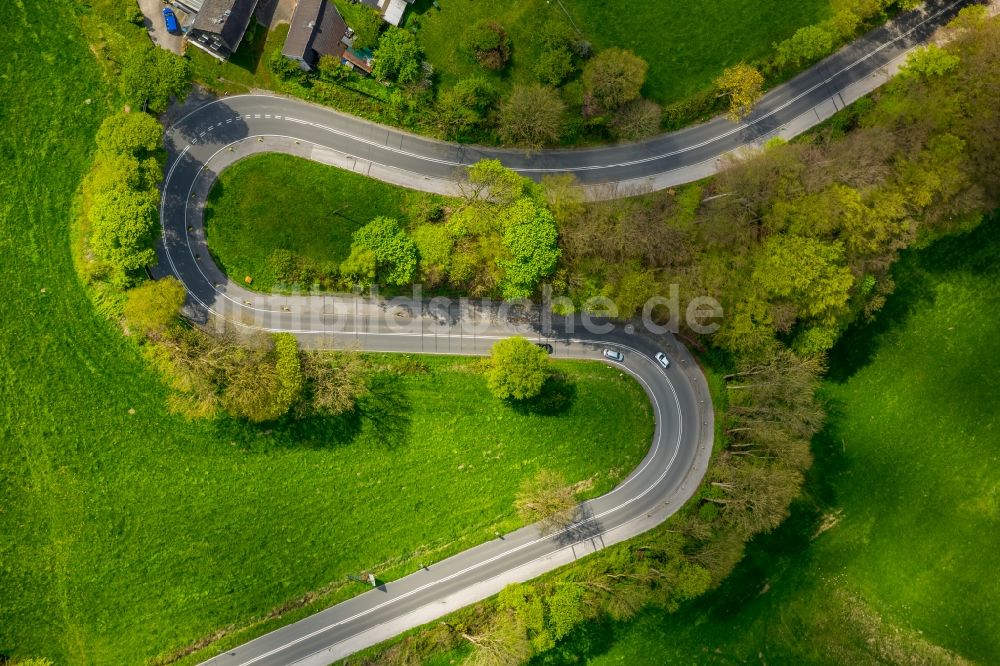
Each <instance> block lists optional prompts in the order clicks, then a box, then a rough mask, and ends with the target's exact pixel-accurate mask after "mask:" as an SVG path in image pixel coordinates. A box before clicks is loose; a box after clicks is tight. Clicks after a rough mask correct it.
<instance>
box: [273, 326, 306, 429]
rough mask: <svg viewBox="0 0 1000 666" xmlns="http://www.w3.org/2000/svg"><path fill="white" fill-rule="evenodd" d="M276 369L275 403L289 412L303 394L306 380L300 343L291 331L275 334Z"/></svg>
mask: <svg viewBox="0 0 1000 666" xmlns="http://www.w3.org/2000/svg"><path fill="white" fill-rule="evenodd" d="M273 337H274V369H275V371H276V373H277V376H278V386H279V389H278V393H277V395H275V403H277V404H279V405H285V408H284V411H285V412H287V411H288V410H289V409H290V408H291V406H292V405H294V404H295V402H296V401H297V400H298V399H299V397H300V396H301V395H302V387H303V384H304V380H303V377H302V362H301V360H300V359H299V343H298V341H297V340H296V339H295V336H294V335H292V334H291V333H275V334H274V336H273Z"/></svg>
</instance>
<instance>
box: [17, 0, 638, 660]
mask: <svg viewBox="0 0 1000 666" xmlns="http://www.w3.org/2000/svg"><path fill="white" fill-rule="evenodd" d="M77 18H78V17H77V16H75V15H74V13H73V11H72V10H71V9H70V8H69V7H68V6H67V5H65V4H60V3H56V4H53V3H49V2H42V1H41V0H23V1H22V2H18V3H0V25H4V26H16V28H13V29H10V30H7V31H6V32H5V35H6V36H7V40H8V44H9V46H10V49H9V52H10V54H11V57H10V58H8V59H6V60H5V61H4V63H3V64H2V65H0V68H2V71H0V73H2V77H0V81H2V83H0V86H2V88H0V94H2V98H3V103H2V105H0V113H2V115H3V117H4V119H5V120H7V131H5V132H4V133H3V135H2V136H0V154H2V155H3V156H4V159H3V161H2V162H0V191H2V197H0V202H2V203H0V206H2V208H0V210H2V219H3V224H2V225H0V283H2V284H3V285H4V286H5V290H6V305H5V308H6V309H5V314H4V317H3V326H2V327H0V349H3V354H2V355H0V498H2V499H0V534H2V535H3V539H2V540H0V590H2V594H0V598H2V600H3V601H2V603H0V653H2V654H3V655H5V656H22V655H25V656H26V655H40V656H46V657H49V658H51V659H53V661H54V662H55V663H58V664H83V663H88V664H90V663H95V664H135V663H144V662H146V661H147V660H149V659H151V658H153V657H154V656H155V655H158V654H164V653H167V652H170V651H172V650H174V649H176V648H179V647H182V646H185V645H187V644H189V643H191V642H192V641H194V640H196V639H198V638H199V637H202V636H205V635H207V634H210V633H212V632H214V631H216V630H218V629H219V628H221V627H225V626H227V625H230V624H232V625H242V624H244V623H246V622H248V621H250V620H251V619H252V618H256V617H259V616H261V615H263V614H265V613H267V612H268V611H269V610H270V609H272V608H275V607H276V606H279V605H282V604H284V603H286V602H288V601H290V600H294V599H297V598H299V597H301V596H302V595H304V594H305V593H307V592H308V591H310V590H315V589H318V588H321V587H323V586H325V585H327V584H329V583H331V582H333V583H336V584H338V586H335V587H334V588H332V589H331V590H330V592H329V595H328V596H327V597H325V599H326V600H333V599H337V598H341V597H343V596H344V595H347V594H352V593H354V592H357V591H361V590H362V589H363V588H360V587H354V586H350V585H349V584H347V583H346V582H345V579H344V576H345V575H346V574H347V573H354V572H356V571H358V570H359V569H361V568H373V569H375V570H376V572H377V573H378V574H379V575H380V577H382V578H383V579H385V578H391V577H393V576H396V575H401V574H403V573H405V572H406V571H408V570H411V569H413V568H414V567H416V565H417V564H418V562H419V561H424V562H426V561H428V560H429V559H430V558H433V557H438V556H443V555H445V554H447V553H450V552H454V551H456V550H459V549H462V548H464V547H466V546H468V545H470V544H472V543H475V542H477V541H479V540H481V539H483V538H488V537H490V536H491V535H492V529H494V527H495V528H496V529H506V528H507V527H510V526H512V525H514V524H515V522H516V521H515V519H514V517H513V512H512V507H511V500H512V498H513V494H514V492H515V488H516V487H517V485H518V483H519V482H520V478H521V477H522V476H523V475H526V474H530V473H532V472H533V471H534V470H535V469H537V468H539V467H542V466H546V467H552V468H554V469H559V470H562V471H563V472H564V473H565V474H566V475H567V476H568V477H570V478H572V479H583V478H590V477H592V476H593V477H594V478H595V486H594V488H593V492H595V493H596V492H600V491H602V490H606V489H607V488H608V487H610V486H611V485H612V484H613V483H614V481H615V480H616V479H617V478H620V477H621V476H622V475H623V474H625V473H627V471H628V470H629V469H630V468H631V467H632V466H633V465H634V464H636V462H637V461H638V460H639V459H640V458H641V456H642V455H643V453H644V452H645V450H646V449H647V447H648V445H649V437H650V435H651V432H652V423H651V415H650V412H649V406H648V403H647V402H646V399H645V397H644V395H643V394H642V392H641V390H640V389H639V387H638V386H637V385H636V384H634V383H633V382H631V381H630V380H627V379H625V378H622V377H621V376H620V375H619V374H618V373H617V372H615V371H613V370H611V369H609V368H606V367H604V366H598V365H587V364H566V365H562V366H560V368H561V370H562V372H563V373H564V374H565V376H566V378H567V379H566V380H565V381H564V382H562V383H557V384H556V385H554V387H553V393H552V394H551V395H550V399H549V401H548V402H547V403H546V404H548V405H549V411H548V412H544V410H542V411H535V412H527V413H522V412H517V411H515V410H513V409H510V408H507V407H505V406H503V405H500V404H498V403H496V402H494V401H493V400H492V399H490V398H489V397H488V395H487V393H486V390H485V387H484V386H483V385H482V380H481V378H480V377H479V376H478V375H477V374H475V373H474V372H472V370H471V367H470V364H471V363H473V362H474V361H471V360H459V359H451V358H428V359H424V360H423V362H424V363H426V367H425V368H424V367H423V366H421V365H419V364H418V363H412V364H409V365H408V366H407V365H406V364H405V363H404V362H403V361H393V362H392V363H394V364H401V365H395V366H394V367H391V368H390V367H387V368H386V369H384V370H383V372H381V373H380V374H379V376H378V378H377V381H376V383H375V391H374V393H373V396H372V397H371V398H369V399H368V400H367V401H366V402H365V404H364V405H363V406H362V409H361V411H360V412H359V414H358V416H356V417H354V418H344V419H340V420H336V421H311V422H305V423H301V424H298V425H296V426H294V427H293V426H288V425H279V426H269V427H260V428H254V427H248V426H245V425H241V424H239V423H234V422H229V421H218V422H188V421H185V420H183V419H181V418H178V417H174V416H172V415H170V414H169V413H168V412H167V410H166V406H165V403H166V397H167V393H166V389H165V388H164V387H163V385H162V384H161V382H160V381H159V379H158V378H157V376H156V375H155V374H154V373H153V372H152V371H151V370H150V369H149V368H148V367H147V365H146V363H145V362H144V361H143V359H142V357H141V355H140V354H139V352H138V350H137V349H136V347H135V346H134V345H133V344H132V343H130V342H129V341H128V340H126V339H125V338H123V337H122V336H121V334H120V332H119V331H118V330H117V327H116V325H115V324H114V323H112V322H108V321H105V320H104V319H103V318H101V317H100V316H98V315H97V314H96V313H95V312H94V309H93V307H92V305H91V303H90V301H89V299H88V297H87V294H86V293H85V292H84V290H83V288H82V287H81V285H80V282H79V281H78V280H77V278H76V276H75V274H74V271H73V265H72V260H71V256H70V249H69V248H70V242H69V221H70V219H71V216H72V206H73V195H74V192H75V190H76V187H77V184H78V183H79V181H80V178H81V177H82V176H83V174H84V173H85V172H86V169H87V168H88V164H89V160H90V153H91V151H92V149H93V135H94V133H95V132H96V129H97V126H98V125H99V123H100V121H101V119H102V118H103V117H104V116H105V115H107V114H108V113H110V111H111V110H112V102H113V100H112V98H111V95H113V87H112V86H108V85H107V83H106V82H105V81H104V80H103V79H102V78H101V71H100V68H99V67H98V65H97V63H96V62H95V61H94V59H93V58H92V56H91V54H90V52H89V51H88V45H87V44H86V42H85V41H84V39H83V37H82V35H81V32H80V30H79V25H78V23H77ZM122 21H123V22H124V16H123V18H122ZM21 26H31V29H30V30H27V29H20V27H21ZM53 45H57V47H56V46H53ZM14 91H16V94H15V93H14ZM376 362H378V363H381V364H384V365H391V364H390V362H389V361H387V360H385V359H384V358H381V357H380V358H378V359H376ZM560 395H561V396H564V399H563V400H561V401H560V400H559V399H558V398H555V397H552V396H560ZM609 412H613V413H614V414H616V415H619V417H618V418H609ZM565 432H574V433H588V437H587V438H586V439H584V440H582V441H581V440H580V439H579V438H578V436H576V435H575V436H574V438H573V439H572V443H571V442H570V441H569V440H568V439H567V438H565V437H564V436H563V435H562V434H561V433H565ZM611 441H613V442H615V445H614V446H609V444H608V442H611ZM460 466H461V468H460ZM610 470H614V471H613V472H611V471H610ZM411 472H412V474H411ZM484 487H488V488H490V490H491V492H490V493H482V492H481V490H482V488H484ZM258 630H259V628H258Z"/></svg>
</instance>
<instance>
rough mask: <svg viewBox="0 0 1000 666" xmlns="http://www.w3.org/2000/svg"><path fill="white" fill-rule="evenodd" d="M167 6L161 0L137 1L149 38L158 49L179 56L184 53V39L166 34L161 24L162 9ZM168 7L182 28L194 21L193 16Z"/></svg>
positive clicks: (165, 29)
mask: <svg viewBox="0 0 1000 666" xmlns="http://www.w3.org/2000/svg"><path fill="white" fill-rule="evenodd" d="M167 6H168V5H166V4H164V3H163V1H162V0H139V9H141V10H142V15H143V17H144V19H145V20H144V23H145V24H146V32H148V33H149V38H150V39H151V40H153V43H154V44H156V45H157V46H159V47H160V48H162V49H167V50H168V51H173V52H174V53H176V54H177V55H181V54H182V53H184V37H183V36H181V35H171V34H170V33H169V32H167V26H166V25H165V24H164V22H163V8H164V7H167ZM170 7H171V8H172V9H173V10H174V13H175V14H177V21H178V22H179V23H180V24H181V25H182V26H184V25H190V23H191V22H192V21H193V20H194V17H193V16H189V15H188V14H185V13H184V12H183V11H181V10H180V9H178V8H177V7H174V6H172V5H170Z"/></svg>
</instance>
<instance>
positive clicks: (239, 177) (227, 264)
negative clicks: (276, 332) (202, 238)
mask: <svg viewBox="0 0 1000 666" xmlns="http://www.w3.org/2000/svg"><path fill="white" fill-rule="evenodd" d="M441 201H443V199H442V198H441V197H438V196H436V195H432V194H426V193H423V192H417V191H415V190H407V189H405V188H402V187H396V186H394V185H389V184H386V183H383V182H381V181H378V180H375V179H373V178H367V177H365V176H362V175H360V174H356V173H351V172H349V171H344V170H343V169H338V168H336V167H331V166H327V165H325V164H319V163H317V162H311V161H309V160H305V159H302V158H300V157H293V156H291V155H279V154H271V155H257V156H254V157H249V158H247V159H245V160H242V161H240V162H237V163H236V164H235V165H233V166H232V167H230V168H228V169H226V170H225V171H224V172H223V173H222V175H221V176H220V178H219V180H218V181H217V182H216V184H215V186H214V187H213V189H212V192H211V194H210V196H209V200H208V206H207V208H206V211H205V222H206V234H207V239H208V243H209V246H210V247H211V249H212V255H213V256H214V257H215V259H216V261H217V262H218V264H219V267H220V268H222V269H223V270H224V271H225V272H226V273H227V274H228V275H230V276H233V277H234V278H235V279H237V280H240V281H242V280H243V278H244V277H245V276H248V275H249V276H251V277H253V285H252V286H253V288H255V289H259V290H262V291H268V290H270V289H272V288H273V287H274V285H275V282H276V276H275V273H274V269H273V268H272V266H271V265H270V262H269V261H268V258H269V257H270V255H271V253H272V252H273V251H274V250H278V249H281V250H289V251H291V252H293V253H295V254H296V255H299V256H302V257H305V258H307V259H310V260H312V261H314V262H316V263H318V264H324V263H333V264H337V263H339V262H341V261H343V260H344V259H346V258H347V255H348V254H350V250H351V234H353V233H354V231H355V230H357V229H358V228H359V227H361V226H362V225H364V224H366V223H367V222H369V221H371V220H372V219H373V218H375V217H379V216H386V217H392V218H396V219H397V220H399V221H400V223H401V225H402V226H404V227H405V226H407V224H408V222H409V217H410V216H411V215H412V214H413V213H412V212H411V211H413V210H414V209H417V208H419V207H420V205H421V204H422V203H425V202H441Z"/></svg>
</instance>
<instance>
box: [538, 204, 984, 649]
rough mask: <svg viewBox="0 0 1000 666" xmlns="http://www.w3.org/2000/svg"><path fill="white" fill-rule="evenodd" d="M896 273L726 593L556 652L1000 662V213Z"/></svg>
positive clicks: (858, 332)
mask: <svg viewBox="0 0 1000 666" xmlns="http://www.w3.org/2000/svg"><path fill="white" fill-rule="evenodd" d="M895 275H896V281H897V283H898V285H899V287H898V290H897V292H896V294H894V295H893V296H892V298H891V299H890V300H889V303H888V304H887V306H886V308H885V310H884V311H883V312H881V313H879V315H878V319H877V320H876V321H875V322H874V323H873V324H869V325H862V326H858V327H856V328H855V329H853V330H851V331H849V332H848V333H847V335H846V336H845V337H844V338H843V340H842V341H841V342H840V343H839V345H838V347H837V348H836V349H835V352H834V354H833V356H832V358H831V372H830V378H829V380H828V381H827V383H826V386H825V395H826V398H827V400H828V402H829V405H830V412H831V416H830V421H829V424H828V426H827V428H826V429H825V430H824V431H823V432H822V433H821V434H820V435H819V436H818V437H817V439H816V440H815V442H814V450H815V455H816V464H815V466H814V468H813V471H812V474H811V479H810V481H809V483H808V485H807V495H806V498H805V499H803V500H801V501H800V502H799V503H798V506H797V507H796V508H795V510H794V511H793V514H792V517H791V518H790V519H789V520H788V521H787V522H786V523H785V524H784V525H782V527H780V528H779V529H778V530H777V531H776V532H775V533H773V534H771V535H769V536H766V537H763V538H759V539H757V540H756V541H755V542H753V543H752V544H751V545H750V546H749V548H748V552H747V557H746V558H745V560H744V561H743V562H742V563H741V564H740V566H739V567H738V568H737V570H736V572H735V573H734V574H733V575H732V576H731V577H730V578H729V579H728V580H727V581H726V582H725V583H724V584H723V585H722V587H721V588H720V589H719V590H717V591H716V592H714V593H712V594H709V595H707V596H705V597H703V598H702V599H700V600H697V601H695V602H693V603H692V604H689V605H688V606H686V607H685V608H683V609H682V610H681V611H680V612H678V613H676V614H673V615H667V614H664V613H662V612H658V611H652V610H651V611H646V612H645V613H643V614H642V615H640V616H639V618H638V619H637V620H635V621H634V622H631V623H628V624H624V625H591V626H590V627H589V628H588V629H587V631H585V632H581V633H579V634H577V635H576V636H575V637H574V638H573V640H571V641H570V642H569V643H568V644H567V645H565V646H564V647H563V648H562V649H561V650H559V651H558V652H556V653H553V654H551V655H549V656H548V657H547V658H546V659H545V660H543V662H542V663H546V664H563V663H570V662H572V663H580V662H581V661H584V662H586V663H590V664H594V665H598V666H608V665H611V664H630V665H631V664H639V665H641V664H662V663H706V664H732V663H747V662H753V663H758V662H759V663H770V664H778V663H797V664H801V663H815V664H820V663H829V664H845V663H854V664H858V663H956V662H953V661H951V657H953V656H955V655H957V656H959V657H962V658H965V659H967V660H970V661H971V662H973V663H982V664H991V663H998V662H1000V578H998V577H997V575H996V571H997V567H998V566H1000V555H998V553H997V548H996V546H997V534H998V533H1000V465H998V462H1000V336H998V335H997V314H996V313H997V311H998V310H1000V293H998V292H997V290H996V284H997V282H998V280H1000V214H994V216H993V219H992V221H991V222H990V223H988V224H984V225H983V226H982V227H980V228H979V229H978V230H976V231H974V232H973V233H971V234H968V235H965V236H961V237H956V238H951V239H946V240H942V241H939V242H938V243H936V244H934V245H932V246H931V247H929V248H926V249H923V250H915V251H910V252H909V253H908V254H907V255H906V256H905V257H904V259H903V261H902V262H901V263H900V264H899V265H898V266H897V268H896V273H895ZM949 653H951V654H949Z"/></svg>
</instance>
